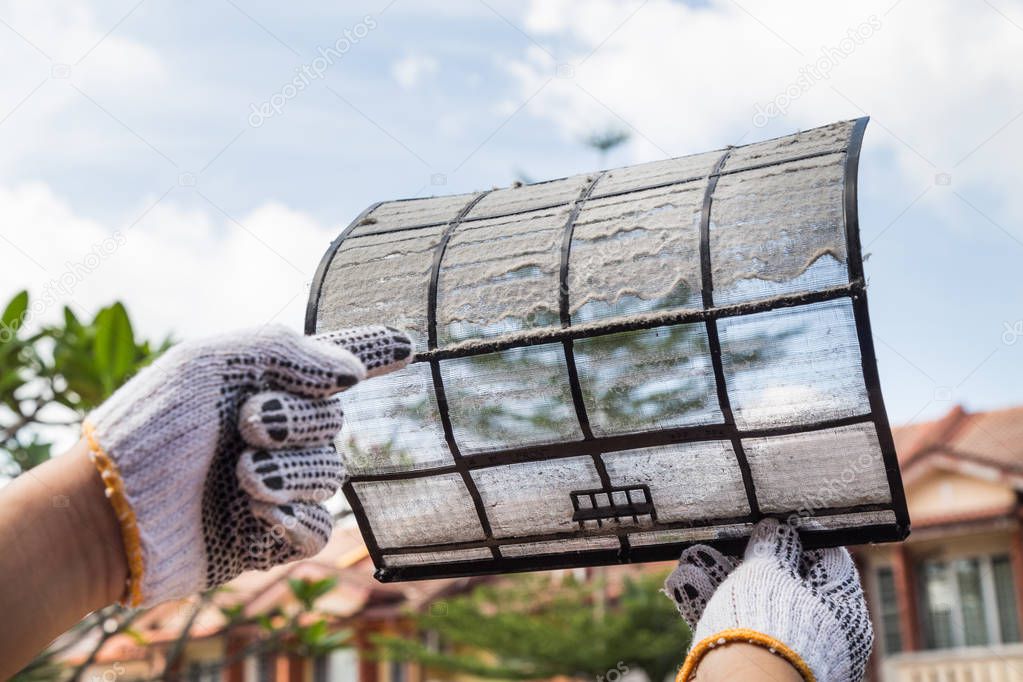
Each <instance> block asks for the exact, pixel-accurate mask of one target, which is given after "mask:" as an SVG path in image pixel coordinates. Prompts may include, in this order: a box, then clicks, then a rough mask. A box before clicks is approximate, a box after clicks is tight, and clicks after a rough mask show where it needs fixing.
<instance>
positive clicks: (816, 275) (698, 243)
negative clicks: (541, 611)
mask: <svg viewBox="0 0 1023 682" xmlns="http://www.w3.org/2000/svg"><path fill="white" fill-rule="evenodd" d="M866 124H867V119H866V118H863V119H859V120H856V121H847V122H842V123H836V124H833V125H829V126H825V127H822V128H816V129H813V130H808V131H804V132H800V133H798V134H795V135H790V136H788V137H782V138H778V139H775V140H769V141H766V142H759V143H755V144H748V145H744V146H740V147H729V148H727V149H724V150H718V151H713V152H708V153H704V154H696V155H693V156H686V157H682V158H678V159H670V160H665V161H654V162H652V163H645V164H640V165H637V166H629V167H627V168H619V169H616V170H610V171H603V172H599V173H591V174H587V175H578V176H574V177H569V178H563V179H560V180H552V181H549V182H542V183H537V184H530V185H521V186H515V187H511V188H506V189H495V190H491V191H484V192H478V193H474V194H463V195H457V196H446V197H434V198H429V199H408V200H402V201H389V202H383V203H379V204H374V205H373V206H371V207H369V208H368V209H366V211H364V212H363V214H362V215H360V216H359V217H358V218H356V220H355V222H353V223H352V224H351V225H350V226H349V227H348V228H347V229H345V230H344V231H343V232H342V233H341V235H340V236H339V237H338V238H337V239H336V240H335V241H334V243H333V244H332V245H331V247H330V249H329V251H328V252H327V254H326V255H325V256H324V258H323V262H322V263H321V265H320V268H319V271H318V272H317V274H316V278H315V281H314V283H313V288H312V292H311V296H310V301H309V309H308V316H307V331H308V332H309V333H314V332H324V331H329V330H333V329H338V328H341V327H346V326H350V325H354V324H362V323H367V324H371V323H387V324H391V325H394V326H398V327H401V328H403V329H405V330H407V331H408V332H409V333H410V334H411V335H412V337H413V339H414V340H415V341H416V343H417V347H418V348H419V349H420V352H419V353H418V355H417V357H416V359H415V361H414V362H413V363H412V364H411V365H409V366H408V367H407V368H406V369H404V370H402V371H400V372H397V373H395V374H392V375H389V376H386V377H380V378H376V379H373V380H372V381H368V382H365V383H363V384H360V385H359V386H357V387H355V388H354V389H353V390H351V391H348V392H347V393H345V394H344V400H345V411H346V415H347V416H346V426H345V430H344V431H343V432H342V433H341V434H340V436H339V437H338V443H337V445H338V451H339V452H340V453H341V456H342V457H343V458H344V460H345V464H346V466H347V469H348V472H349V474H350V477H351V478H350V480H349V481H348V482H347V484H346V485H345V486H344V494H345V495H346V496H347V499H348V501H349V503H350V504H351V507H352V509H353V510H354V512H355V516H356V518H357V520H358V523H359V526H360V528H361V530H362V534H363V537H364V538H365V540H366V544H367V546H368V547H369V551H370V554H371V556H372V558H373V561H374V562H375V564H376V566H377V568H378V571H377V577H378V578H379V579H381V580H409V579H419V578H431V577H442V576H464V575H475V574H482V573H494V572H506V571H523V570H539V569H550V568H563V567H575V566H591V565H600V564H614V563H627V562H638V561H652V560H663V559H671V558H674V557H676V556H677V555H678V553H679V551H680V550H681V549H682V548H683V547H684V546H686V545H688V544H692V543H694V542H707V543H710V544H713V545H717V546H719V547H721V548H722V549H724V550H725V551H734V550H736V549H738V548H740V547H741V546H742V545H743V543H744V538H745V537H746V536H747V535H748V534H749V532H750V529H751V527H752V524H753V523H755V522H756V521H757V520H758V519H760V518H763V517H765V516H773V517H778V518H783V519H787V520H789V521H790V522H792V523H796V524H798V525H799V526H800V528H801V529H802V531H803V537H804V539H805V541H806V543H807V545H808V546H831V545H840V544H854V543H862V542H875V541H890V540H897V539H901V538H904V537H905V536H906V534H907V533H908V532H909V519H908V516H907V512H906V505H905V498H904V494H903V490H902V484H901V480H900V477H899V470H898V464H897V461H896V458H895V451H894V447H893V444H892V436H891V432H890V429H889V426H888V421H887V417H886V415H885V409H884V405H883V402H882V398H881V391H880V387H879V385H878V376H877V367H876V364H875V359H874V349H873V343H872V340H871V334H870V321H869V318H868V314H867V299H866V293H865V290H864V276H863V263H862V257H861V254H860V243H859V228H858V224H857V212H856V174H857V165H858V158H859V150H860V144H861V141H862V139H863V132H864V128H865V127H866Z"/></svg>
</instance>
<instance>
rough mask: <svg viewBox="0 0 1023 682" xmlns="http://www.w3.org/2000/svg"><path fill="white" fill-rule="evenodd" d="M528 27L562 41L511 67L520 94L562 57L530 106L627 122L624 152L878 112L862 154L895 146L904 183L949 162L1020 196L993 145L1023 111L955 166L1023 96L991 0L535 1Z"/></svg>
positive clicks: (1016, 129) (583, 119)
mask: <svg viewBox="0 0 1023 682" xmlns="http://www.w3.org/2000/svg"><path fill="white" fill-rule="evenodd" d="M744 8H745V9H744ZM889 9H891V11H890V12H889V11H888V10H889ZM746 10H748V12H747V11H746ZM1003 11H1005V12H1009V11H1010V9H1009V8H1006V9H1005V10H1003ZM633 12H634V13H633ZM1017 19H1019V20H1021V21H1023V15H1021V16H1019V17H1017ZM523 21H524V26H525V28H526V30H527V31H529V32H530V33H531V34H532V35H533V36H534V37H535V38H536V39H537V40H540V41H544V42H547V41H550V40H555V41H556V42H557V44H558V45H559V47H558V48H557V49H555V50H554V52H555V56H554V57H553V58H552V56H551V55H549V54H548V53H546V52H545V51H543V50H540V49H538V48H537V47H535V46H531V47H529V48H528V49H527V50H526V51H525V53H524V54H523V56H522V57H521V58H519V59H518V60H516V61H514V62H512V63H511V64H510V65H509V66H508V68H509V71H510V73H511V74H512V75H513V77H514V78H515V79H516V80H517V82H518V84H519V92H518V95H519V97H520V100H519V101H520V102H521V101H522V100H524V99H525V98H527V97H529V96H530V95H532V94H533V93H534V92H536V90H537V89H538V88H539V87H540V86H541V85H542V84H543V83H544V82H545V81H547V80H548V79H550V78H551V77H552V76H555V74H556V73H557V66H558V64H559V63H560V64H572V65H573V67H574V68H573V70H572V72H573V73H572V77H569V78H558V77H555V78H554V79H553V80H551V81H550V83H549V84H548V85H547V86H546V87H544V88H543V90H542V91H541V92H540V94H538V95H536V96H535V97H534V98H533V100H532V101H531V103H530V105H529V111H530V112H531V113H532V114H533V115H535V116H538V117H540V118H543V119H546V120H549V121H551V122H553V123H554V124H555V125H557V126H558V127H560V128H561V129H562V130H563V131H564V133H565V134H566V136H567V137H571V138H577V137H578V136H579V135H581V134H585V133H587V132H589V131H591V130H594V129H599V128H601V127H603V126H606V125H607V124H608V123H617V124H619V125H625V126H627V127H632V128H633V129H634V132H635V134H634V136H633V141H632V143H631V144H632V147H631V151H632V155H633V157H634V159H636V160H638V159H650V158H658V157H663V156H665V154H670V155H673V156H674V155H680V154H684V153H692V152H697V151H703V150H705V149H708V148H712V147H715V146H723V145H724V144H727V143H734V142H739V141H753V140H756V139H761V138H765V137H771V136H773V135H774V134H784V133H787V132H790V131H791V130H793V129H796V128H806V127H812V126H816V125H821V124H824V123H828V122H831V121H833V120H837V119H841V118H852V117H856V116H860V115H862V111H866V112H867V113H869V114H871V115H872V117H873V120H874V124H873V126H872V127H871V128H870V130H869V133H868V137H867V144H868V151H869V150H872V149H880V150H883V152H884V153H886V154H890V155H891V157H892V159H893V160H894V162H895V164H896V165H897V168H898V169H899V170H900V172H901V173H902V175H903V178H904V179H905V177H906V176H909V175H912V176H913V178H914V181H915V179H917V178H919V179H921V180H925V181H926V179H927V178H931V179H933V177H934V174H935V173H937V172H939V171H942V170H948V171H951V172H952V174H953V177H954V183H955V185H956V186H958V187H960V188H961V187H963V186H965V185H967V184H975V185H980V184H982V183H983V184H987V183H991V182H993V183H995V185H996V189H1003V190H1005V191H1006V192H1008V193H1009V194H1010V195H1018V192H1016V191H1014V190H1011V187H1013V186H1018V185H1019V181H1020V180H1021V179H1023V177H1021V173H1023V170H1021V169H1020V168H1019V166H1018V164H1017V163H1015V159H1014V158H1013V157H1012V156H1011V155H1008V154H1004V153H1003V152H1002V150H1004V149H1006V148H1013V147H1018V146H1019V144H1020V143H1023V119H1020V120H1017V121H1016V122H1015V123H1014V124H1010V125H1009V126H1008V127H1006V128H1005V129H1003V130H1001V132H999V133H998V135H997V138H996V139H995V140H993V141H992V142H990V143H988V144H987V145H985V146H983V147H981V149H980V151H978V152H976V153H975V154H973V155H972V156H970V157H969V158H968V159H966V160H965V161H962V163H961V165H958V166H957V162H959V161H960V160H961V159H962V158H963V157H964V156H966V155H967V154H968V153H969V152H970V151H971V150H972V149H975V148H976V147H977V145H979V144H980V143H981V142H982V141H983V140H984V139H985V138H986V137H988V136H989V135H991V134H993V133H995V132H996V131H998V130H999V128H1001V127H1002V126H1003V125H1005V124H1006V123H1007V122H1009V121H1010V120H1012V119H1013V117H1014V116H1015V115H1017V114H1019V113H1020V107H1021V105H1020V102H1021V101H1023V81H1021V80H1020V79H1019V77H1018V66H1017V65H1018V64H1020V63H1021V62H1023V40H1021V35H1020V32H1019V29H1018V27H1016V26H1014V25H1013V24H1012V23H1011V22H1010V21H1007V20H1006V18H1005V17H1004V16H1002V15H1001V14H999V13H998V12H996V11H994V10H992V9H991V8H990V7H987V6H984V7H980V8H978V7H977V6H974V5H970V4H963V3H958V2H954V0H944V1H942V2H935V3H926V4H925V3H922V2H918V1H916V0H903V2H900V3H898V4H896V5H895V6H894V8H892V3H891V2H890V0H875V1H868V2H863V3H846V4H844V5H834V4H831V3H828V4H827V5H826V6H825V5H820V6H817V5H813V6H808V5H806V4H804V3H787V2H780V1H778V2H759V3H744V4H743V6H742V7H740V6H739V5H738V4H737V3H732V2H726V1H724V0H712V1H711V2H710V3H708V4H707V5H705V6H701V7H691V6H687V5H686V4H684V3H679V2H670V1H669V0H649V2H646V3H640V2H638V1H637V2H629V3H622V2H617V1H614V0H594V1H593V2H587V3H574V2H569V1H568V0H542V1H541V0H533V2H531V4H530V5H529V9H528V11H527V13H526V15H525V17H524V20H523ZM1017 23H1019V21H1017ZM865 24H873V29H872V30H871V31H870V36H869V37H868V38H866V39H862V40H860V41H858V42H856V43H855V44H853V49H851V50H847V51H846V53H845V54H843V55H842V56H840V57H839V58H837V59H834V60H833V61H834V62H835V63H834V66H833V68H831V70H830V72H829V74H828V75H827V77H823V78H819V79H813V80H814V82H813V83H812V84H811V86H810V87H809V88H806V89H805V90H803V91H801V92H800V93H799V95H798V96H797V97H796V98H794V99H792V101H791V102H790V103H789V106H788V107H787V114H786V115H785V116H783V117H778V118H777V119H776V120H772V121H771V122H770V125H769V126H768V127H767V128H765V129H760V128H758V127H757V126H755V125H754V123H753V116H754V113H755V112H756V111H757V105H761V106H763V105H765V104H767V103H769V102H772V101H775V100H776V98H777V97H778V96H779V95H784V93H785V92H786V90H787V89H788V88H789V87H790V86H792V85H793V83H795V82H796V81H797V79H798V78H799V77H800V74H801V69H805V68H806V67H808V66H812V65H814V64H815V63H816V62H817V61H818V60H819V59H820V58H821V56H822V54H828V53H830V54H834V52H835V50H836V49H841V48H842V47H843V46H844V47H848V46H849V45H850V44H852V43H850V42H849V41H848V40H847V38H848V35H849V31H850V30H852V31H854V32H855V31H856V30H857V29H858V28H860V27H862V26H863V25H865ZM950 46H955V49H951V47H950ZM591 52H592V54H591ZM587 55H589V56H587ZM963 55H970V56H969V57H968V58H964V56H963ZM804 73H805V72H804ZM916 184H918V183H916ZM999 185H1000V186H999ZM918 189H919V188H918Z"/></svg>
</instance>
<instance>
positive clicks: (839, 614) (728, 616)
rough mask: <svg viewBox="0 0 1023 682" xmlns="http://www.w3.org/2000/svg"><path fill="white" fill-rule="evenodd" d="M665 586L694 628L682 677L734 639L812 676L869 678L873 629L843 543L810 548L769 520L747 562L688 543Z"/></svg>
mask: <svg viewBox="0 0 1023 682" xmlns="http://www.w3.org/2000/svg"><path fill="white" fill-rule="evenodd" d="M664 590H665V592H666V593H667V594H668V596H669V597H671V598H672V599H673V600H674V601H675V604H676V605H677V606H678V610H679V612H680V613H681V614H682V617H683V618H685V620H686V622H687V623H689V626H690V628H691V629H692V630H693V646H692V648H691V649H690V651H689V655H688V656H687V658H686V661H685V663H684V664H683V666H682V670H680V671H679V676H678V680H679V682H687V680H689V679H690V677H691V676H692V674H693V673H694V672H695V671H696V667H697V665H698V664H699V662H700V659H701V658H702V657H703V656H704V655H705V654H706V653H707V652H708V651H709V650H711V649H713V648H714V647H716V646H721V645H724V644H727V643H730V642H748V643H750V644H757V645H760V646H763V647H766V648H768V649H770V650H771V651H772V653H776V654H778V655H780V656H782V657H783V658H785V659H786V660H788V661H789V663H791V664H792V665H793V666H794V667H795V668H796V669H797V670H798V671H799V672H800V673H801V674H802V675H803V677H804V678H805V679H806V680H816V682H859V681H860V680H862V679H863V674H864V671H865V669H866V665H867V657H868V656H869V655H870V648H871V645H872V644H873V641H874V633H873V629H872V628H871V625H870V616H869V614H868V612H867V603H866V600H865V599H864V596H863V589H862V587H861V586H860V579H859V575H858V573H857V572H856V567H855V566H854V565H853V562H852V558H851V557H850V556H849V552H848V550H846V549H845V548H833V549H822V550H812V551H807V552H804V551H803V548H802V543H801V542H800V540H799V535H798V533H797V532H796V529H795V528H793V527H791V526H789V525H788V524H779V523H778V521H776V520H774V519H765V520H763V521H761V522H760V523H758V524H757V526H756V528H755V529H754V530H753V534H752V537H750V541H749V544H748V545H747V547H746V554H745V558H744V559H743V560H742V562H741V563H738V561H737V560H736V559H733V558H730V557H726V556H723V555H722V554H721V553H719V552H717V551H716V550H714V549H712V548H710V547H708V546H706V545H696V546H693V547H690V548H689V549H687V550H685V551H684V552H683V553H682V556H681V558H680V559H679V565H678V568H676V569H675V571H674V572H673V573H672V574H671V575H670V576H668V579H667V581H665V584H664Z"/></svg>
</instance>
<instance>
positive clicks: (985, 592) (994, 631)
mask: <svg viewBox="0 0 1023 682" xmlns="http://www.w3.org/2000/svg"><path fill="white" fill-rule="evenodd" d="M1002 558H1005V559H1008V560H1009V561H1010V565H1011V556H1009V553H1008V552H1007V551H1004V552H988V553H980V554H977V553H970V554H963V555H955V556H938V557H931V558H921V559H920V560H918V561H916V562H914V563H915V565H914V573H915V580H914V582H915V585H914V587H915V589H916V593H917V594H916V605H917V609H918V618H919V628H920V648H921V650H924V651H947V650H951V649H966V648H973V647H985V646H1002V645H1007V644H1016V643H1017V642H1012V641H1006V640H1005V633H1003V632H1002V624H1001V619H1000V618H999V615H1000V613H1001V609H1002V608H1012V609H1018V603H1019V599H1020V595H1019V594H1018V593H1016V591H1015V589H1014V592H1013V597H1014V598H1015V601H1014V603H1012V604H1005V605H1004V606H1003V605H1002V604H1000V603H999V601H998V596H997V594H996V588H995V577H994V561H995V559H1002ZM962 561H976V562H977V567H978V575H979V580H980V595H981V603H982V605H983V609H984V624H985V626H986V628H987V641H986V642H983V643H980V644H967V643H966V630H965V626H964V618H963V598H962V594H961V592H960V586H959V580H958V578H957V572H956V569H955V564H956V563H957V562H962ZM927 565H932V566H934V565H940V566H941V571H942V575H941V578H942V580H943V581H945V582H946V584H948V585H949V586H950V587H951V590H950V595H951V612H950V625H949V634H950V637H951V643H952V645H951V646H948V647H944V646H935V645H933V644H932V642H931V641H929V637H928V634H929V632H930V630H931V621H930V618H931V608H930V603H929V600H928V596H927V582H926V577H925V575H924V567H925V566H927ZM1013 587H1014V588H1015V585H1014V586H1013Z"/></svg>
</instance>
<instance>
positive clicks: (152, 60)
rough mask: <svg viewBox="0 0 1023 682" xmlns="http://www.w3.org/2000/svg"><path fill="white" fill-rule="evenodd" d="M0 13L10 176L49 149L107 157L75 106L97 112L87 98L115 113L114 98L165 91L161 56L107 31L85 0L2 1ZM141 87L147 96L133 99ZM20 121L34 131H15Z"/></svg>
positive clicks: (0, 74) (0, 105) (0, 112)
mask: <svg viewBox="0 0 1023 682" xmlns="http://www.w3.org/2000/svg"><path fill="white" fill-rule="evenodd" d="M0 16H3V18H4V22H5V23H6V24H8V26H9V27H10V28H8V27H3V30H4V32H5V34H6V35H5V36H4V39H3V40H2V41H0V120H3V119H6V118H7V117H9V118H11V119H12V120H11V121H10V122H7V121H6V120H5V121H4V122H5V123H6V125H4V126H3V128H0V143H2V144H3V147H4V154H3V155H2V157H0V172H5V173H6V174H10V175H15V174H16V173H17V172H18V169H19V165H20V163H21V160H22V159H24V158H26V157H36V156H38V155H39V154H40V152H41V151H47V150H73V151H74V153H75V154H76V155H81V157H83V158H87V157H88V154H89V153H92V154H100V153H106V154H109V153H110V147H109V144H107V145H105V146H104V145H103V143H102V142H101V141H100V140H99V139H98V138H97V136H96V134H95V131H94V130H89V129H88V128H87V127H86V126H83V124H82V123H81V118H82V116H81V114H80V113H77V110H75V109H74V107H82V109H81V110H82V111H86V112H89V113H91V114H99V115H100V116H103V115H104V114H102V113H101V112H100V110H99V109H98V108H96V104H94V103H93V102H90V101H89V99H88V98H91V99H92V100H94V101H95V102H98V103H99V104H100V106H103V107H104V108H106V109H108V110H109V109H110V108H111V107H113V108H114V109H117V110H119V111H120V109H121V107H120V106H117V105H118V103H119V102H124V101H127V100H134V101H136V102H139V103H140V104H145V103H146V102H149V101H151V99H152V95H153V94H154V93H160V92H162V91H163V88H164V86H165V84H166V79H167V76H168V71H167V68H166V66H165V64H164V61H163V59H162V58H161V56H160V54H159V53H158V52H157V51H156V50H155V49H154V48H152V47H151V46H148V45H144V44H142V43H139V42H137V41H134V40H132V39H130V38H127V37H124V35H123V34H122V33H121V32H117V31H114V32H110V29H111V26H109V25H105V24H104V23H102V22H100V21H99V20H98V19H97V17H96V16H95V11H94V9H93V8H91V7H90V6H89V4H88V3H86V2H83V1H77V2H69V3H62V4H61V5H60V6H56V5H49V4H47V3H37V2H0ZM111 21H113V20H111ZM15 31H16V33H15ZM140 92H145V93H147V94H149V95H150V97H147V98H137V97H136V95H137V94H138V93H140ZM83 93H84V94H83ZM121 115H122V116H124V114H123V113H122V114H121ZM26 121H29V122H31V124H32V126H33V129H34V130H38V131H40V133H39V134H38V136H35V135H26V134H24V131H23V130H19V129H18V127H17V124H18V123H23V122H26ZM113 125H117V124H116V123H114V124H113ZM136 143H137V141H136Z"/></svg>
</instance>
